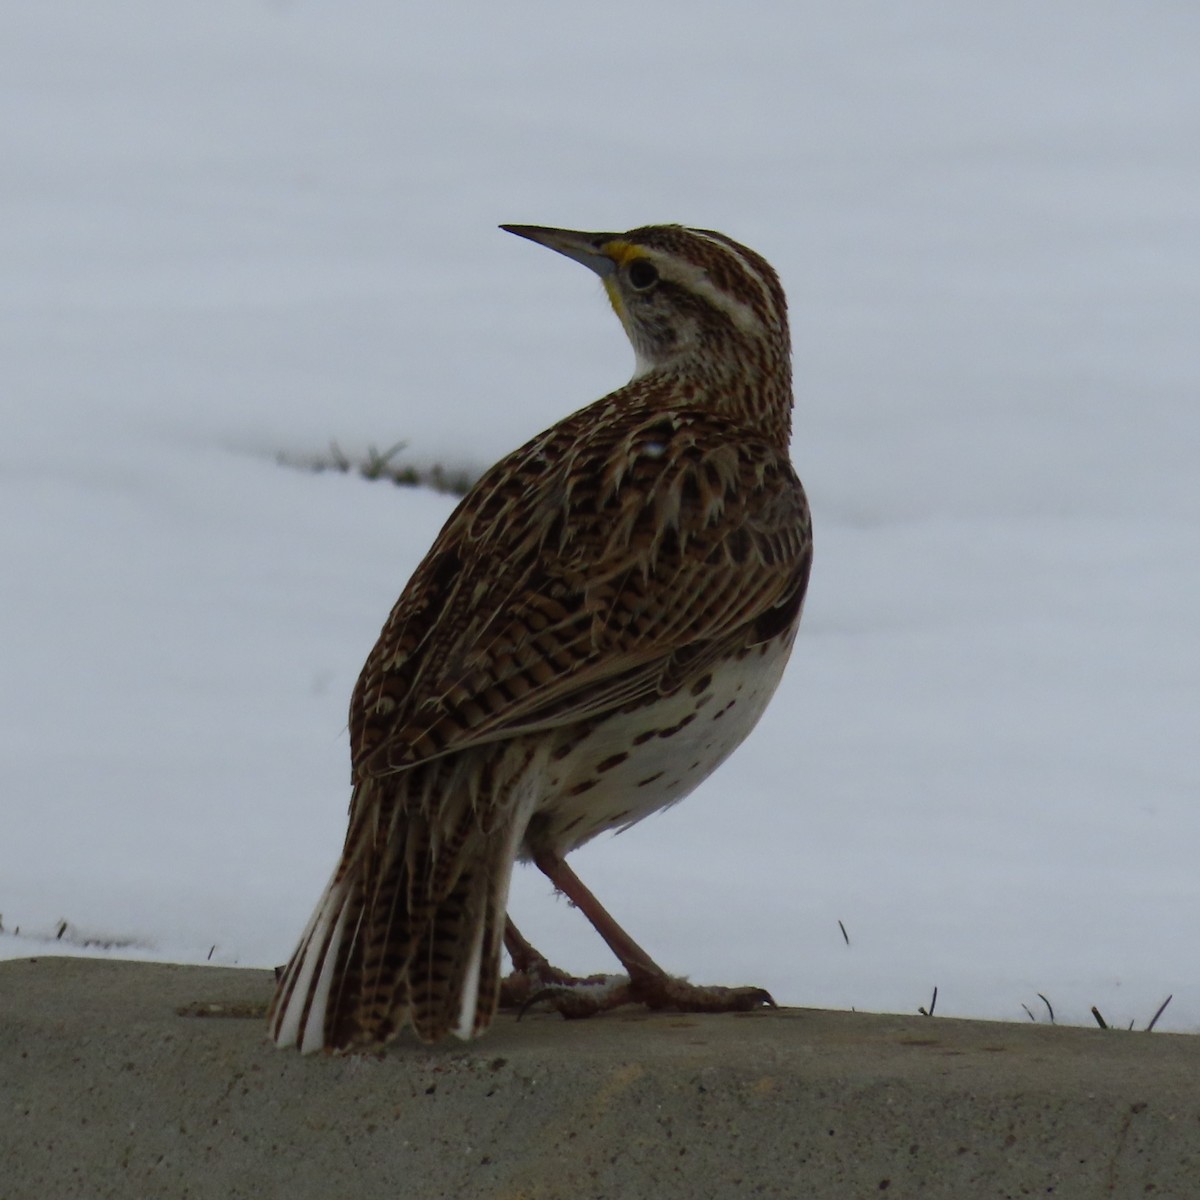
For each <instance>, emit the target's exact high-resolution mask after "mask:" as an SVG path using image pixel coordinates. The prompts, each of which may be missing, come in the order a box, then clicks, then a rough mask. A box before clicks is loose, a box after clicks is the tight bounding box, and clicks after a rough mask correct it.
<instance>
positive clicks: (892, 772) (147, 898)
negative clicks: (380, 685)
mask: <svg viewBox="0 0 1200 1200" xmlns="http://www.w3.org/2000/svg"><path fill="white" fill-rule="evenodd" d="M1197 61H1200V9H1198V8H1197V7H1196V6H1195V5H1193V4H1189V3H1181V2H1169V0H1136V2H1135V0H1129V2H1127V3H1116V2H1106V0H1086V2H1085V0H1073V2H1068V0H1063V2H1062V3H1058V4H1054V5H1046V4H1044V3H1041V2H1040V0H1015V2H1012V3H1006V4H1003V5H995V6H990V7H985V6H982V5H969V6H963V5H959V4H954V3H950V2H948V0H947V2H945V3H934V2H925V3H916V4H892V3H879V4H871V5H866V4H847V3H842V2H840V0H836V2H835V0H827V2H824V3H812V2H804V3H787V4H785V3H783V2H782V0H779V2H778V3H762V4H758V5H755V4H747V3H739V4H733V3H721V2H716V0H709V2H704V0H699V2H694V3H688V4H684V3H682V0H680V2H678V3H674V4H660V5H655V4H653V3H647V2H646V0H639V2H638V3H636V4H635V3H629V2H627V0H611V2H610V3H608V4H606V5H604V6H603V7H602V9H599V10H593V9H585V8H584V7H578V8H572V9H567V8H564V7H563V6H562V5H560V4H553V3H533V2H532V0H526V2H524V3H504V4H496V5H491V4H488V5H485V4H482V3H480V4H475V5H469V6H440V7H439V6H433V5H417V4H404V3H400V4H397V3H395V2H394V0H386V2H385V0H352V2H350V3H341V4H333V3H330V2H324V3H321V2H317V0H291V2H287V0H270V2H268V0H240V2H234V0H206V3H204V4H200V3H182V4H172V5H163V4H161V3H160V2H159V0H140V2H139V0H120V2H116V0H114V2H112V3H102V2H100V3H98V2H96V0H47V2H46V3H39V4H26V5H17V4H9V5H5V6H4V7H3V9H2V10H0V101H2V105H3V111H4V113H5V115H6V119H5V122H4V124H3V127H2V129H0V405H2V411H3V429H4V435H3V438H0V589H2V597H3V600H2V604H0V622H2V627H0V645H2V646H3V649H2V651H0V655H2V662H0V709H2V715H3V720H2V721H0V788H2V791H0V797H2V799H0V805H2V807H0V820H2V826H0V918H2V921H3V931H4V932H3V934H0V956H7V957H15V956H24V955H33V954H44V953H48V952H66V953H102V952H103V953H112V954H119V955H122V956H132V957H148V958H159V959H169V960H177V961H191V962H203V961H206V960H211V961H212V962H219V963H226V964H232V963H237V964H243V965H255V966H271V965H274V964H275V963H278V962H281V961H283V960H285V959H286V957H287V956H288V955H289V954H290V952H291V950H292V946H293V943H294V940H295V938H296V936H297V935H298V933H299V931H300V929H301V927H302V926H303V924H304V923H305V921H306V920H307V917H308V914H309V911H310V908H311V906H312V905H313V903H314V902H315V900H316V898H317V896H318V893H319V891H320V889H321V887H322V886H323V884H324V882H325V879H326V877H327V874H328V872H329V870H330V869H331V867H332V865H333V862H334V860H335V858H336V854H337V851H338V849H339V847H340V842H341V838H342V835H343V832H344V822H345V811H346V803H347V799H348V792H347V775H348V753H347V745H346V735H345V714H346V706H347V701H348V698H349V695H350V690H351V687H352V685H353V682H354V679H355V677H356V675H357V673H358V669H359V666H360V665H361V663H362V660H363V658H364V657H365V656H366V653H367V651H368V650H369V649H370V647H371V644H372V642H373V641H374V639H375V636H376V634H377V632H378V630H379V627H380V625H381V624H382V622H383V619H384V617H385V616H386V614H387V612H388V609H389V608H390V606H391V604H392V602H393V600H394V599H395V597H396V595H397V594H398V593H399V591H400V588H401V587H402V585H403V583H404V581H405V580H406V578H407V576H408V574H409V573H410V571H411V570H412V569H413V567H414V566H415V565H416V563H417V561H418V559H419V558H420V556H421V555H422V553H423V552H424V550H425V548H426V547H427V545H428V543H429V542H430V540H431V539H432V537H433V536H434V534H435V532H436V531H437V529H438V527H439V525H440V523H441V522H442V520H443V519H444V518H445V516H446V515H447V514H448V513H449V511H450V509H451V507H452V504H453V500H452V499H451V498H449V497H446V496H442V495H437V494H434V493H433V492H431V491H427V490H416V489H401V488H395V487H392V486H391V485H389V484H385V483H382V482H374V483H369V482H365V481H363V480H362V479H360V478H357V477H356V476H354V475H348V474H338V473H334V472H326V473H323V474H314V473H309V472H304V471H300V470H295V469H288V468H284V467H281V466H279V465H278V464H277V462H276V456H277V455H278V454H279V453H281V452H282V453H284V454H286V455H290V456H292V457H297V458H303V457H305V456H313V455H319V454H321V453H323V452H325V451H326V450H327V449H328V447H329V444H330V442H331V440H336V441H337V443H338V444H339V445H340V446H341V447H343V448H344V449H345V450H347V451H348V452H350V453H354V454H359V453H362V452H364V451H365V450H366V448H367V447H368V446H370V445H374V446H377V447H380V448H382V447H386V446H390V445H391V444H392V443H394V442H397V441H401V440H403V441H405V442H406V443H407V449H406V450H405V451H404V453H403V455H402V457H403V459H404V461H406V462H410V463H413V464H416V465H429V464H432V463H440V464H443V465H446V466H462V467H466V468H470V469H475V470H478V469H481V468H482V467H483V466H485V465H486V464H487V463H489V462H491V461H492V460H494V459H496V458H498V457H499V456H500V455H501V454H503V453H504V452H506V451H507V450H509V449H511V448H513V447H515V446H516V445H518V444H519V443H520V442H522V441H523V440H524V439H526V438H527V437H528V436H530V435H531V434H533V433H535V432H536V431H537V430H539V429H541V428H543V427H544V426H546V425H548V424H550V423H551V422H552V421H554V420H556V419H557V418H559V417H560V416H563V415H565V414H566V413H567V412H569V411H571V410H573V409H575V408H577V407H579V406H580V405H582V404H584V403H586V402H588V401H590V400H592V399H594V398H596V397H597V396H599V395H600V394H602V393H603V392H605V391H607V390H610V389H612V388H613V387H616V386H618V385H619V384H621V383H622V382H624V380H625V379H626V378H627V377H628V373H629V371H630V369H631V365H632V355H631V353H630V351H629V349H628V347H627V346H626V344H625V342H624V338H623V335H622V334H621V331H620V328H619V326H618V325H617V323H616V321H615V320H614V319H613V318H612V314H611V313H610V312H609V311H608V309H607V306H606V304H605V302H604V299H603V293H602V290H601V289H600V287H599V284H598V283H597V282H596V281H595V280H594V279H593V277H592V276H590V275H589V274H588V273H587V272H585V271H583V270H581V269H579V268H578V267H576V266H573V265H572V264H570V263H568V262H567V261H565V260H563V259H561V258H558V257H557V256H555V255H552V254H549V253H547V252H545V251H542V250H540V249H538V248H537V247H534V246H531V245H530V244H528V243H526V242H521V241H519V240H518V239H516V238H512V237H508V236H506V235H505V234H503V233H501V232H499V231H497V229H496V225H497V223H498V222H500V221H517V222H531V223H540V224H550V225H561V226H568V227H574V228H584V229H623V228H628V227H630V226H633V225H637V224H641V223H644V222H648V221H660V220H661V221H682V222H684V223H688V224H693V225H701V226H707V227H712V228H717V229H722V230H725V231H726V232H728V233H730V234H732V235H733V236H735V237H737V238H739V239H741V240H743V241H745V242H747V243H748V244H749V245H751V246H753V247H754V248H756V249H758V250H759V251H761V252H762V253H763V254H765V255H766V256H767V257H768V258H769V259H770V260H771V261H772V262H773V263H774V265H775V266H776V267H777V268H778V270H779V272H780V274H781V276H782V278H783V280H784V283H785V285H786V287H787V288H788V292H789V297H790V301H791V306H792V317H793V332H794V338H795V347H796V381H797V413H796V438H795V445H794V456H795V459H796V462H797V465H798V467H799V469H800V473H801V476H802V477H803V478H804V480H805V482H806V484H807V486H808V489H809V493H810V497H811V500H812V503H813V508H814V511H815V519H816V536H817V557H816V567H815V573H814V577H813V585H812V591H811V594H810V601H809V605H808V608H807V612H806V615H805V621H804V626H803V629H802V632H801V637H800V639H799V643H798V647H797V651H796V654H795V656H794V658H793V662H792V666H791V668H790V672H789V674H788V676H787V678H786V679H785V682H784V685H783V687H782V689H781V691H780V693H779V695H778V697H777V699H776V702H775V704H774V706H773V707H772V708H771V709H770V710H769V712H768V714H767V716H766V718H765V719H764V721H763V723H762V725H761V727H760V729H759V730H758V732H757V733H756V734H755V735H754V737H753V738H752V739H751V741H750V742H749V743H748V744H747V745H746V747H745V748H744V749H743V750H742V751H741V752H740V753H739V754H738V755H737V756H736V757H735V758H734V760H733V761H732V762H730V763H729V764H728V765H727V766H726V767H725V768H723V769H722V770H721V771H720V772H719V773H718V774H717V775H716V776H714V777H713V778H712V779H711V780H710V781H709V782H708V783H707V784H706V785H705V786H704V787H703V789H702V790H701V791H699V792H697V793H696V794H695V795H694V796H693V797H692V798H691V799H689V800H688V801H686V802H685V804H684V805H682V806H681V807H679V808H677V809H674V810H673V811H671V812H669V813H668V814H666V815H664V816H659V817H655V818H652V819H650V820H648V821H646V822H644V823H643V824H642V825H640V826H639V827H638V828H636V829H635V830H632V831H630V832H628V833H626V834H623V835H621V836H620V837H618V838H604V839H601V840H600V841H599V842H597V843H594V844H593V845H591V846H589V847H587V848H585V849H584V850H583V851H581V852H580V853H579V854H578V855H577V856H576V857H575V858H574V859H573V861H574V863H575V865H576V867H577V869H578V870H579V872H580V874H581V875H582V876H583V877H584V879H585V880H587V881H588V882H589V883H590V885H591V886H592V887H593V888H594V889H595V890H596V891H597V893H598V894H599V895H600V897H601V898H602V899H604V900H605V901H606V902H607V904H608V905H609V906H610V907H611V908H612V909H613V911H614V912H615V914H616V915H617V916H618V918H619V919H621V920H622V921H623V922H624V923H626V925H627V926H628V928H629V929H630V931H631V932H632V933H633V934H634V936H635V937H636V938H637V939H638V940H639V941H640V942H642V943H643V944H644V945H645V946H646V947H647V948H648V949H650V950H651V951H652V952H654V953H655V954H656V955H657V956H658V957H659V959H660V961H661V962H662V963H663V965H664V966H666V967H668V968H669V969H672V970H675V971H678V972H681V973H686V974H688V975H690V976H691V977H692V978H693V979H696V980H698V981H703V982H725V983H755V984H760V985H763V986H766V987H768V988H769V989H770V990H771V991H772V992H773V993H774V994H775V995H776V997H777V998H778V999H779V1000H780V1001H782V1002H785V1003H788V1004H797V1005H816V1006H833V1007H845V1008H849V1007H855V1008H859V1009H879V1010H898V1011H902V1012H913V1011H915V1010H916V1009H917V1007H918V1005H926V1006H928V1004H929V1000H930V995H931V993H932V990H933V988H934V986H935V985H936V986H937V987H938V989H939V993H938V1003H937V1012H938V1013H939V1014H946V1015H971V1016H985V1017H1000V1018H1010V1019H1015V1020H1027V1019H1028V1018H1027V1017H1026V1015H1025V1012H1024V1011H1023V1010H1022V1007H1021V1006H1022V1004H1027V1005H1029V1006H1030V1008H1031V1009H1032V1010H1033V1011H1034V1012H1035V1014H1036V1015H1037V1016H1038V1017H1039V1019H1045V1017H1046V1012H1045V1008H1044V1006H1043V1004H1042V1002H1041V1001H1040V1000H1039V999H1038V998H1037V993H1039V992H1041V993H1044V994H1045V995H1046V996H1047V997H1048V998H1049V999H1050V1001H1051V1002H1052V1003H1053V1005H1054V1008H1055V1013H1056V1016H1057V1018H1058V1019H1059V1020H1060V1021H1073V1022H1089V1023H1090V1022H1091V1019H1092V1018H1091V1016H1090V1015H1089V1008H1090V1006H1091V1005H1097V1006H1098V1007H1099V1008H1100V1010H1101V1012H1102V1013H1103V1014H1104V1016H1105V1018H1106V1019H1107V1020H1108V1021H1109V1022H1110V1023H1114V1024H1115V1023H1121V1024H1127V1023H1128V1022H1130V1021H1135V1022H1136V1024H1137V1026H1138V1027H1139V1028H1140V1027H1143V1026H1144V1025H1145V1023H1146V1022H1147V1021H1148V1020H1149V1018H1150V1017H1151V1016H1152V1015H1153V1013H1154V1011H1155V1009H1156V1008H1157V1007H1158V1006H1159V1004H1160V1003H1161V1002H1162V1001H1163V1000H1164V999H1165V998H1166V997H1167V995H1168V994H1171V993H1173V994H1174V1000H1173V1002H1172V1004H1171V1005H1170V1007H1169V1008H1168V1009H1167V1011H1166V1013H1165V1014H1164V1016H1163V1019H1162V1021H1161V1022H1160V1024H1159V1028H1170V1029H1177V1030H1190V1031H1198V1030H1200V953H1198V951H1200V945H1198V943H1200V935H1198V933H1197V929H1198V927H1200V926H1198V918H1200V870H1198V869H1197V863H1198V859H1200V765H1198V759H1200V755H1198V753H1197V745H1198V744H1200V618H1198V615H1197V613H1198V605H1197V600H1198V597H1200V472H1198V470H1197V457H1198V450H1200V403H1198V400H1200V394H1198V393H1200V71H1197V68H1196V63H1197ZM512 910H513V913H514V916H515V917H516V919H517V920H518V922H519V924H520V925H521V927H522V928H523V930H524V931H525V932H526V933H527V934H528V935H529V936H530V937H531V939H532V940H533V941H534V942H535V943H536V944H537V945H538V946H539V947H541V948H542V949H543V950H545V952H546V953H547V954H548V955H549V956H550V957H551V958H552V959H553V960H554V961H556V962H558V963H559V964H560V965H562V966H564V967H570V968H575V969H578V970H585V971H591V970H597V969H607V968H609V967H610V965H611V959H610V957H609V955H608V953H607V951H606V950H605V949H604V947H603V946H602V944H601V943H600V942H599V941H598V939H596V937H595V936H594V935H593V934H592V932H591V930H590V929H589V928H588V926H587V925H586V922H584V920H583V919H582V917H580V916H579V915H578V914H577V913H575V912H573V911H572V910H571V909H570V908H569V907H568V906H567V905H566V904H565V903H564V902H562V901H561V900H559V899H556V898H554V896H553V894H552V892H551V891H550V888H549V886H548V884H546V883H545V882H544V881H543V880H542V879H541V877H540V876H538V875H537V874H536V872H534V871H533V870H532V869H528V868H527V869H522V870H521V871H519V872H518V876H517V878H516V880H515V883H514V891H513V898H512ZM839 921H841V922H843V924H844V926H845V928H846V930H847V932H848V934H849V939H850V940H849V944H848V945H847V944H846V942H845V941H844V940H843V937H842V933H841V931H840V929H839V927H838V922H839ZM63 922H66V926H65V928H64V926H63ZM59 934H61V937H58V936H56V935H59ZM88 943H96V944H91V945H88ZM101 944H103V945H101Z"/></svg>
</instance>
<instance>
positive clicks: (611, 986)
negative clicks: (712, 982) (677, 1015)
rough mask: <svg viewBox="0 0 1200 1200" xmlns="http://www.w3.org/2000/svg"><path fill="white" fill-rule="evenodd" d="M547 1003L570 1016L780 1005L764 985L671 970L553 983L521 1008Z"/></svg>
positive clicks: (736, 1009) (745, 1009)
mask: <svg viewBox="0 0 1200 1200" xmlns="http://www.w3.org/2000/svg"><path fill="white" fill-rule="evenodd" d="M560 974H561V972H560ZM543 1004H544V1005H546V1006H547V1007H549V1008H551V1009H553V1010H554V1011H555V1012H559V1013H561V1014H562V1015H563V1016H564V1017H566V1018H567V1019H568V1020H572V1021H574V1020H580V1019H581V1018H583V1017H592V1016H595V1015H596V1014H597V1013H602V1012H610V1011H611V1010H612V1009H614V1008H621V1007H622V1006H623V1005H626V1004H644V1005H645V1006H646V1007H647V1008H649V1009H653V1010H655V1011H667V1012H686V1013H725V1012H751V1011H753V1010H754V1009H756V1008H775V1007H776V1004H775V1001H774V1000H773V999H772V998H771V993H770V992H767V991H765V990H764V989H763V988H758V987H704V986H701V985H699V984H695V983H689V982H688V981H687V980H686V979H679V978H677V977H675V976H673V975H667V974H662V975H657V974H651V973H646V974H642V973H641V972H639V973H637V974H636V975H634V976H633V977H632V978H631V977H630V976H628V975H593V976H591V977H589V978H588V979H565V980H559V981H554V982H549V983H547V984H546V985H545V986H543V987H542V988H541V989H540V990H538V991H535V992H532V993H531V994H530V995H529V996H528V997H527V998H526V1000H525V1003H524V1004H523V1005H522V1007H521V1011H522V1012H525V1011H526V1010H527V1009H529V1008H532V1007H533V1006H534V1005H543Z"/></svg>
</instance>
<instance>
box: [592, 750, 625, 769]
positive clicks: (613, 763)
mask: <svg viewBox="0 0 1200 1200" xmlns="http://www.w3.org/2000/svg"><path fill="white" fill-rule="evenodd" d="M628 757H629V755H628V754H626V753H625V752H624V751H622V753H620V754H610V755H609V756H608V757H607V758H604V759H601V760H600V762H598V763H597V764H596V770H597V771H611V770H612V769H613V767H619V766H620V765H621V764H622V763H623V762H624V761H625V760H626V759H627V758H628Z"/></svg>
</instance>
